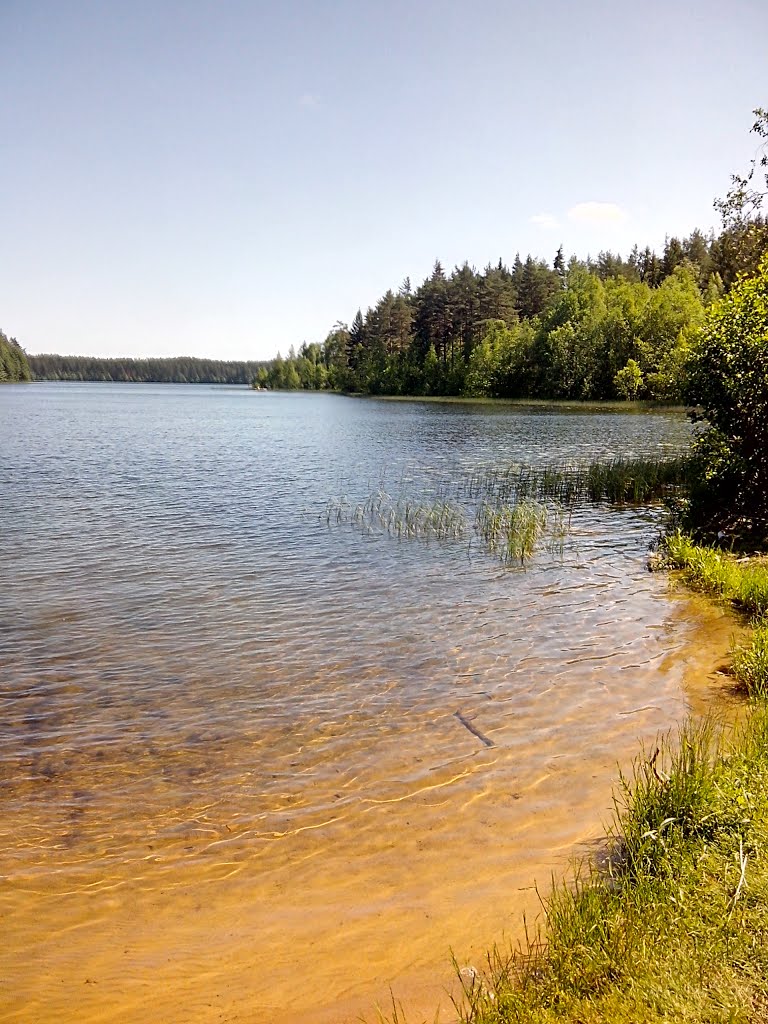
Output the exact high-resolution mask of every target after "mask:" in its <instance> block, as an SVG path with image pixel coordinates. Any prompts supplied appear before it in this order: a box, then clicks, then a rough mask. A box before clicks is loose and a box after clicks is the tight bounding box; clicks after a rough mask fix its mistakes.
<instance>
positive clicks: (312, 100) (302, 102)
mask: <svg viewBox="0 0 768 1024" xmlns="http://www.w3.org/2000/svg"><path fill="white" fill-rule="evenodd" d="M299 106H300V107H319V106H320V100H319V99H318V98H317V96H315V95H313V93H311V92H305V93H304V95H303V96H299Z"/></svg>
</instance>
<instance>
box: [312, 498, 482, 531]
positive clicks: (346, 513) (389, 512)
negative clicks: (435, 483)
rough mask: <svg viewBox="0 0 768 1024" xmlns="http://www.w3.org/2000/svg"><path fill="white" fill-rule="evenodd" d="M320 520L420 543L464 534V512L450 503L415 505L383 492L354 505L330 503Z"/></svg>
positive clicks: (437, 500) (443, 501)
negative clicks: (416, 540)
mask: <svg viewBox="0 0 768 1024" xmlns="http://www.w3.org/2000/svg"><path fill="white" fill-rule="evenodd" d="M324 518H325V520H326V523H328V524H332V523H351V524H352V525H354V526H356V527H359V528H361V529H363V530H373V529H377V530H380V531H382V532H384V533H388V534H389V535H390V536H394V537H399V538H418V539H421V540H430V539H437V540H457V539H460V538H462V537H463V536H464V535H465V533H466V530H467V517H466V512H465V510H464V509H463V508H462V507H461V506H459V505H457V504H456V503H454V502H451V501H449V500H446V499H442V498H437V499H434V500H432V501H418V500H414V499H412V498H410V497H408V496H402V497H399V498H396V499H393V498H391V497H390V495H389V494H388V493H387V492H386V491H384V490H377V491H375V492H373V493H372V494H371V495H369V496H368V498H366V499H365V501H362V502H358V503H357V504H355V505H352V504H351V502H349V501H348V500H347V499H346V498H345V497H342V498H338V499H334V500H331V501H329V502H328V504H327V507H326V511H325V516H324Z"/></svg>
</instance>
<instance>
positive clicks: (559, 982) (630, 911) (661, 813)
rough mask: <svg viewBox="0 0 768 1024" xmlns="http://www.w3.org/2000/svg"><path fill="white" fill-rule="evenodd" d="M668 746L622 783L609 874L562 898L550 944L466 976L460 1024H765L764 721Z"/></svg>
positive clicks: (590, 876)
mask: <svg viewBox="0 0 768 1024" xmlns="http://www.w3.org/2000/svg"><path fill="white" fill-rule="evenodd" d="M660 746H661V749H660V750H654V751H653V752H652V753H650V755H649V754H646V755H645V756H643V757H641V758H640V759H638V761H637V762H636V764H635V766H634V770H633V772H632V774H631V776H630V777H629V778H628V779H623V780H622V787H621V791H620V796H619V798H618V800H617V810H616V819H615V822H614V825H613V829H612V840H611V849H610V856H609V857H608V866H607V868H606V869H605V870H603V871H602V872H600V871H598V870H597V869H596V868H592V869H590V868H584V869H582V872H581V875H580V877H577V879H576V881H575V882H574V883H572V884H570V885H565V886H561V887H559V888H556V889H555V891H554V893H553V894H552V896H551V897H549V899H548V900H547V901H546V904H545V909H546V926H545V931H544V933H543V935H541V936H538V937H534V938H533V939H531V940H530V941H529V942H528V943H527V944H526V945H525V946H524V947H522V948H518V949H517V950H513V951H510V952H505V951H501V950H499V949H495V950H493V951H492V952H491V953H490V954H489V956H488V958H487V962H486V964H485V965H484V968H483V969H482V970H478V971H475V972H467V971H465V972H462V973H461V974H460V979H461V982H462V996H461V998H460V999H459V1000H458V1001H457V1012H458V1017H459V1020H461V1021H462V1022H465V1024H509V1022H512V1021H521V1022H522V1021H526V1022H529V1021H536V1022H555V1021H570V1022H582V1024H587V1022H598V1021H611V1022H626V1024H629V1022H632V1024H640V1022H657V1021H682V1022H694V1021H696V1022H700V1021H711V1022H719V1021H722V1022H725V1021H729V1022H740V1021H744V1022H746V1021H754V1020H766V1019H768V787H767V785H766V784H767V783H768V715H767V714H766V712H765V710H764V709H759V710H755V711H754V712H753V713H752V715H751V717H750V719H749V721H748V723H747V724H746V725H745V726H744V727H742V729H741V731H740V732H739V733H738V734H737V735H732V736H725V735H723V734H718V733H717V732H716V731H715V729H714V728H713V727H712V726H711V725H707V724H704V725H700V726H696V727H693V726H688V727H686V729H684V730H683V732H682V733H681V735H680V736H679V737H678V738H677V739H676V740H674V741H672V740H667V741H666V742H664V743H662V744H661V745H660Z"/></svg>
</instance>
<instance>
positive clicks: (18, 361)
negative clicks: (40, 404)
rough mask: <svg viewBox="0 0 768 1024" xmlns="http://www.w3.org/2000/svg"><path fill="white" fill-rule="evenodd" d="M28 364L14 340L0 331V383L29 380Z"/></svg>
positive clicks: (30, 376) (22, 350)
mask: <svg viewBox="0 0 768 1024" xmlns="http://www.w3.org/2000/svg"><path fill="white" fill-rule="evenodd" d="M31 379H32V374H31V372H30V368H29V363H28V362H27V356H26V353H25V352H24V349H23V348H22V347H21V345H20V344H19V343H18V341H16V339H15V338H9V337H8V336H7V335H6V334H4V333H3V332H2V331H0V383H4V384H5V383H12V382H16V381H26V380H31Z"/></svg>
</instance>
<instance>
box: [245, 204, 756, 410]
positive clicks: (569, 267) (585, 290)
mask: <svg viewBox="0 0 768 1024" xmlns="http://www.w3.org/2000/svg"><path fill="white" fill-rule="evenodd" d="M766 249H768V222H767V221H766V220H765V218H764V217H762V216H761V215H757V216H756V217H754V218H752V219H750V220H749V221H748V222H745V221H744V220H737V221H732V222H731V223H728V224H727V225H726V226H725V227H724V229H723V230H722V231H721V233H720V234H718V235H715V234H714V233H710V234H709V235H708V236H707V235H704V234H703V233H702V232H701V231H694V232H692V233H691V235H689V236H688V237H686V238H682V239H679V238H674V237H673V238H668V239H667V240H666V243H665V245H664V250H663V252H662V253H661V254H657V253H656V252H654V251H652V250H651V249H650V248H645V249H643V250H640V249H639V248H638V247H637V246H636V247H635V248H634V249H633V250H632V252H631V253H630V254H629V256H628V257H627V258H626V259H625V258H622V256H620V255H618V254H615V253H612V252H601V253H599V254H598V255H597V257H595V258H587V259H586V260H580V259H578V258H576V257H571V258H570V259H568V260H567V261H566V258H565V256H564V254H563V250H562V247H561V248H560V249H558V251H557V253H556V254H555V255H554V259H553V260H552V263H551V265H550V264H549V263H547V262H545V261H543V260H541V259H536V258H534V257H532V256H528V257H527V258H526V259H525V260H523V259H521V258H520V256H519V255H518V256H515V258H514V261H513V263H512V265H511V267H510V266H508V265H506V264H505V263H504V261H503V260H501V259H500V260H499V261H498V263H496V264H494V265H491V264H489V265H488V266H486V267H485V269H484V270H483V271H481V272H478V271H477V270H476V269H475V268H474V267H471V266H469V264H468V263H464V264H463V265H462V266H457V267H455V268H454V269H453V270H452V271H451V272H450V273H446V271H445V269H444V268H443V266H442V264H441V263H440V262H439V261H437V262H436V263H435V265H434V268H433V271H432V273H431V275H430V276H429V277H428V278H427V279H426V280H425V281H423V282H422V283H421V284H420V285H419V286H418V287H417V288H416V289H414V288H413V287H412V286H411V282H410V280H409V279H407V278H406V280H405V281H404V282H403V283H402V285H401V286H400V287H399V288H398V290H397V291H392V290H389V291H387V292H386V293H385V294H384V295H383V296H382V297H381V298H380V299H379V300H378V302H377V303H376V304H375V305H374V306H373V307H371V308H369V309H368V310H367V311H366V312H365V314H363V312H362V310H358V311H357V313H356V314H355V316H354V318H353V319H352V322H351V324H347V323H344V322H341V321H339V322H338V323H336V324H335V325H334V327H333V328H332V329H331V331H330V332H329V333H328V335H327V336H326V338H325V339H324V341H322V342H312V343H304V344H303V345H302V346H301V348H300V349H299V351H298V352H295V351H294V350H293V349H291V351H290V352H289V354H288V356H287V357H286V358H283V357H282V356H281V355H279V354H278V356H277V357H276V358H275V359H274V360H273V361H272V362H271V363H270V364H268V365H265V366H263V367H262V368H261V369H260V370H259V372H258V373H257V375H256V378H255V380H254V382H253V386H254V387H261V388H275V389H289V390H290V389H300V388H303V389H315V390H321V389H325V388H330V389H336V390H342V391H348V392H360V393H365V394H374V395H375V394H384V395H386V394H389V395H467V396H491V397H509V398H543V399H616V398H626V399H637V398H646V399H651V400H657V401H677V400H679V399H681V398H682V385H683V368H684V366H685V363H686V359H687V356H688V353H689V350H690V348H691V345H692V343H693V340H694V338H695V337H696V336H697V333H698V332H699V330H700V328H701V326H702V324H703V322H704V312H705V309H706V308H707V307H708V306H709V305H711V303H712V302H714V301H715V300H717V299H719V298H721V297H722V296H723V295H725V294H727V293H728V292H729V291H730V288H731V286H732V285H733V284H734V283H735V282H736V280H737V279H738V278H739V276H740V275H741V274H750V273H754V272H755V270H756V269H757V266H758V263H759V259H760V255H761V253H762V252H764V251H765V250H766Z"/></svg>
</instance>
